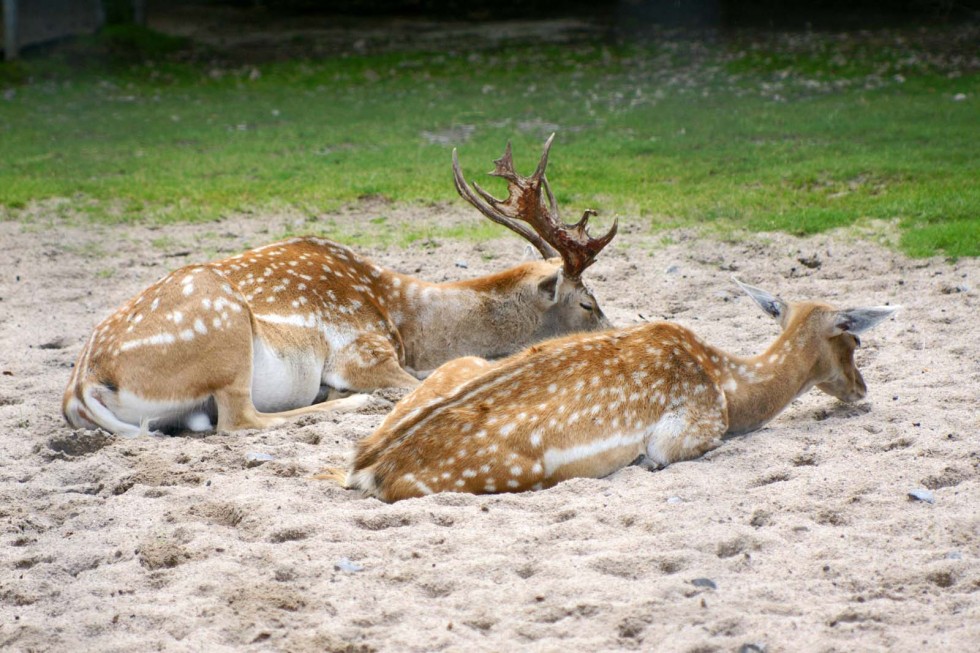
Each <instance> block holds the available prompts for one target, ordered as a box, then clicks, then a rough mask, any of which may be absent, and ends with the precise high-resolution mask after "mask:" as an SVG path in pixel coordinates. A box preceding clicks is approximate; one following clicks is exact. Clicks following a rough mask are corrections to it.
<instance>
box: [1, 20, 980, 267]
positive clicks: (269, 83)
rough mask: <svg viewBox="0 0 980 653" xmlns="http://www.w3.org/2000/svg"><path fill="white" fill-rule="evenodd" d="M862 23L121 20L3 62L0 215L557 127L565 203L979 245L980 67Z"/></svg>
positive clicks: (383, 163)
mask: <svg viewBox="0 0 980 653" xmlns="http://www.w3.org/2000/svg"><path fill="white" fill-rule="evenodd" d="M865 40H866V41H867V42H864V41H861V40H860V39H858V40H857V41H855V40H854V39H851V40H846V39H845V40H841V39H835V38H831V37H830V36H825V37H820V36H796V37H794V36H793V35H776V37H774V38H771V39H768V40H766V41H758V40H755V41H750V40H743V41H740V40H738V39H730V40H728V41H726V42H724V43H714V44H711V43H709V44H707V45H705V43H703V42H698V41H686V40H684V39H680V38H677V37H672V38H666V37H665V38H663V39H658V40H657V41H656V42H655V43H654V44H650V45H643V46H638V45H621V46H615V47H613V46H606V45H602V44H598V43H597V44H580V45H576V46H566V47H561V48H559V47H543V48H542V47H538V48H531V47H513V48H509V49H506V50H499V51H480V52H460V53H455V54H451V53H402V54H385V55H374V56H348V57H338V58H336V59H330V60H325V61H316V62H309V61H289V62H279V63H267V64H262V65H257V66H253V65H233V66H230V65H227V64H214V63H211V62H210V61H208V62H207V63H201V62H200V61H197V62H190V63H182V62H181V59H186V58H187V57H182V56H180V55H181V53H184V52H186V51H187V48H188V47H189V46H188V44H187V43H185V42H182V41H179V40H175V39H170V38H167V37H162V36H160V35H155V34H153V33H149V32H143V31H137V30H127V29H118V28H117V29H116V30H113V31H110V32H108V33H105V34H103V35H101V36H100V37H98V38H93V39H88V40H82V41H79V42H76V43H74V44H71V45H70V46H69V49H68V52H67V54H66V53H65V52H64V51H61V52H57V53H54V54H48V55H47V56H42V57H37V58H33V59H30V60H26V61H22V62H18V64H17V65H16V66H11V65H10V64H3V65H2V66H0V87H4V88H5V91H0V93H2V98H5V99H0V207H5V209H0V214H2V215H5V216H6V217H7V219H26V218H25V217H24V216H26V215H29V214H30V212H29V211H22V210H21V209H23V208H24V207H28V206H30V205H31V204H32V203H34V202H36V201H39V200H45V199H47V198H57V197H68V198H73V200H74V201H73V206H74V208H76V209H77V210H78V211H81V212H82V213H83V214H85V215H87V216H88V217H89V218H90V219H93V220H99V221H118V222H129V221H141V220H154V221H159V222H164V223H166V222H171V221H204V220H214V219H217V218H219V217H221V216H222V215H226V214H229V213H232V212H238V211H249V212H252V213H261V212H262V211H267V210H274V209H275V207H282V206H283V205H288V206H289V207H290V208H292V209H294V210H298V211H299V212H301V213H303V212H305V213H308V214H310V215H316V214H321V213H323V212H325V211H330V210H332V209H335V208H337V207H339V206H341V205H343V204H345V203H348V202H352V201H355V200H357V199H358V198H361V197H365V196H383V197H385V198H387V199H389V200H392V201H394V202H427V201H459V200H458V198H457V196H456V192H455V190H454V188H453V185H452V178H451V172H450V151H451V149H452V147H453V146H454V145H455V146H458V147H459V151H460V159H461V163H462V166H463V169H464V171H465V172H466V173H467V176H468V177H469V178H471V179H474V178H476V179H481V180H482V179H486V178H485V177H484V176H483V173H484V172H485V171H486V170H488V169H489V168H490V162H491V160H492V159H493V158H495V157H497V156H499V154H500V152H501V151H502V148H503V145H504V143H505V142H506V141H508V140H512V141H513V143H514V152H515V160H516V162H517V165H518V169H519V170H523V171H526V172H529V171H530V170H532V169H533V166H534V164H535V163H536V160H537V157H538V155H539V153H540V147H541V144H542V142H543V140H544V138H546V137H547V135H548V134H549V133H550V132H551V131H557V132H558V137H557V140H556V144H555V146H554V148H553V150H552V159H551V164H550V166H549V169H548V173H549V179H550V180H551V182H552V186H553V188H554V190H555V192H556V195H557V197H558V201H559V203H560V205H561V206H562V207H563V208H564V215H565V217H566V219H570V218H572V217H573V216H574V217H576V218H577V216H578V215H579V214H580V211H581V210H582V209H583V208H585V207H595V208H598V209H600V211H601V214H602V215H603V216H611V215H620V216H621V220H622V221H629V222H633V223H640V224H641V225H643V226H647V227H650V228H661V227H667V226H676V225H691V224H707V225H717V226H718V227H719V228H723V229H727V228H732V227H735V228H745V229H750V230H784V231H788V232H791V233H796V234H812V233H817V232H821V231H825V230H828V229H833V228H837V227H846V226H848V225H852V224H855V223H861V222H866V221H868V220H876V219H883V220H890V221H897V222H898V224H899V229H900V247H901V248H902V249H903V250H905V251H906V252H908V253H909V254H911V255H913V256H929V255H934V254H936V253H944V254H946V255H949V256H976V255H980V184H977V183H976V180H977V179H980V148H977V147H976V142H977V140H978V137H980V128H978V126H977V125H978V122H977V116H978V113H980V111H978V107H977V103H978V99H980V75H978V74H977V72H976V71H975V70H970V69H963V68H962V66H963V65H966V64H964V63H963V61H966V59H959V60H958V59H956V57H955V52H954V53H952V54H950V53H939V54H936V53H935V52H932V51H927V50H922V49H918V50H917V49H916V48H917V47H919V46H917V45H916V44H915V43H914V42H913V43H911V44H910V43H909V40H908V38H906V39H905V41H902V42H899V41H898V39H895V38H892V35H890V34H888V33H883V34H877V35H873V36H872V37H867V38H866V39H865ZM922 47H924V46H922ZM199 59H200V58H199ZM205 61H207V60H206V59H205ZM481 183H483V182H482V181H481ZM485 187H488V188H489V189H490V190H492V191H495V192H497V193H498V194H499V193H500V191H501V190H502V185H501V184H499V183H496V180H492V179H489V180H487V181H486V183H485ZM475 224H476V225H479V224H480V223H479V222H476V223H475ZM377 226H379V227H381V228H384V225H383V224H381V223H379V224H378V225H377ZM485 232H486V228H485V227H482V226H474V227H473V230H470V231H466V230H463V231H462V232H460V233H459V234H453V235H459V236H461V237H480V236H482V235H485ZM431 233H432V232H431V230H429V229H427V228H426V227H425V226H424V225H420V226H419V229H418V230H414V231H412V232H411V233H401V234H397V236H396V237H397V238H399V239H401V240H406V239H407V240H412V239H419V238H425V237H428V235H430V234H431Z"/></svg>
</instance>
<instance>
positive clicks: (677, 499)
mask: <svg viewBox="0 0 980 653" xmlns="http://www.w3.org/2000/svg"><path fill="white" fill-rule="evenodd" d="M667 503H684V499H682V498H680V497H667Z"/></svg>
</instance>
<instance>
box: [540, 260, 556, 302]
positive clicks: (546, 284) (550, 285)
mask: <svg viewBox="0 0 980 653" xmlns="http://www.w3.org/2000/svg"><path fill="white" fill-rule="evenodd" d="M559 281H561V269H560V268H559V269H558V270H555V272H553V273H552V274H549V275H548V276H546V277H545V278H544V279H542V280H541V281H540V282H539V283H538V292H539V293H541V295H543V296H544V297H545V298H546V299H547V300H548V301H549V302H556V301H558V282H559Z"/></svg>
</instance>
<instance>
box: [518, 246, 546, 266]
mask: <svg viewBox="0 0 980 653" xmlns="http://www.w3.org/2000/svg"><path fill="white" fill-rule="evenodd" d="M540 260H541V255H540V254H538V250H536V249H534V248H533V247H531V246H530V245H525V246H524V255H523V256H521V262H522V263H523V262H524V261H540Z"/></svg>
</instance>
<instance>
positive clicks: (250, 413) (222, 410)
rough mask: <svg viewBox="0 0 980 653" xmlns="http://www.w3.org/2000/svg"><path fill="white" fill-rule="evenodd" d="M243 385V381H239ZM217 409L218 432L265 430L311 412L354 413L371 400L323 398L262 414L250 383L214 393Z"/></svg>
mask: <svg viewBox="0 0 980 653" xmlns="http://www.w3.org/2000/svg"><path fill="white" fill-rule="evenodd" d="M239 385H240V384H239ZM214 400H215V404H216V405H217V408H218V429H217V430H219V431H237V430H241V429H263V428H268V427H270V426H278V425H280V424H284V423H286V422H288V421H290V420H292V419H294V418H296V417H300V416H302V415H310V414H312V413H332V412H345V413H346V412H353V411H357V410H359V409H361V408H363V407H364V406H366V405H368V404H369V403H371V396H370V395H363V394H358V395H351V396H350V397H345V398H343V399H334V400H332V401H324V402H322V403H319V404H313V405H312V406H303V407H302V408H294V409H292V410H284V411H281V412H278V413H260V412H259V411H257V410H256V409H255V405H254V404H253V403H252V393H251V390H250V388H249V387H248V386H244V388H242V387H230V388H223V389H222V390H220V391H218V392H216V393H214Z"/></svg>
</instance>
